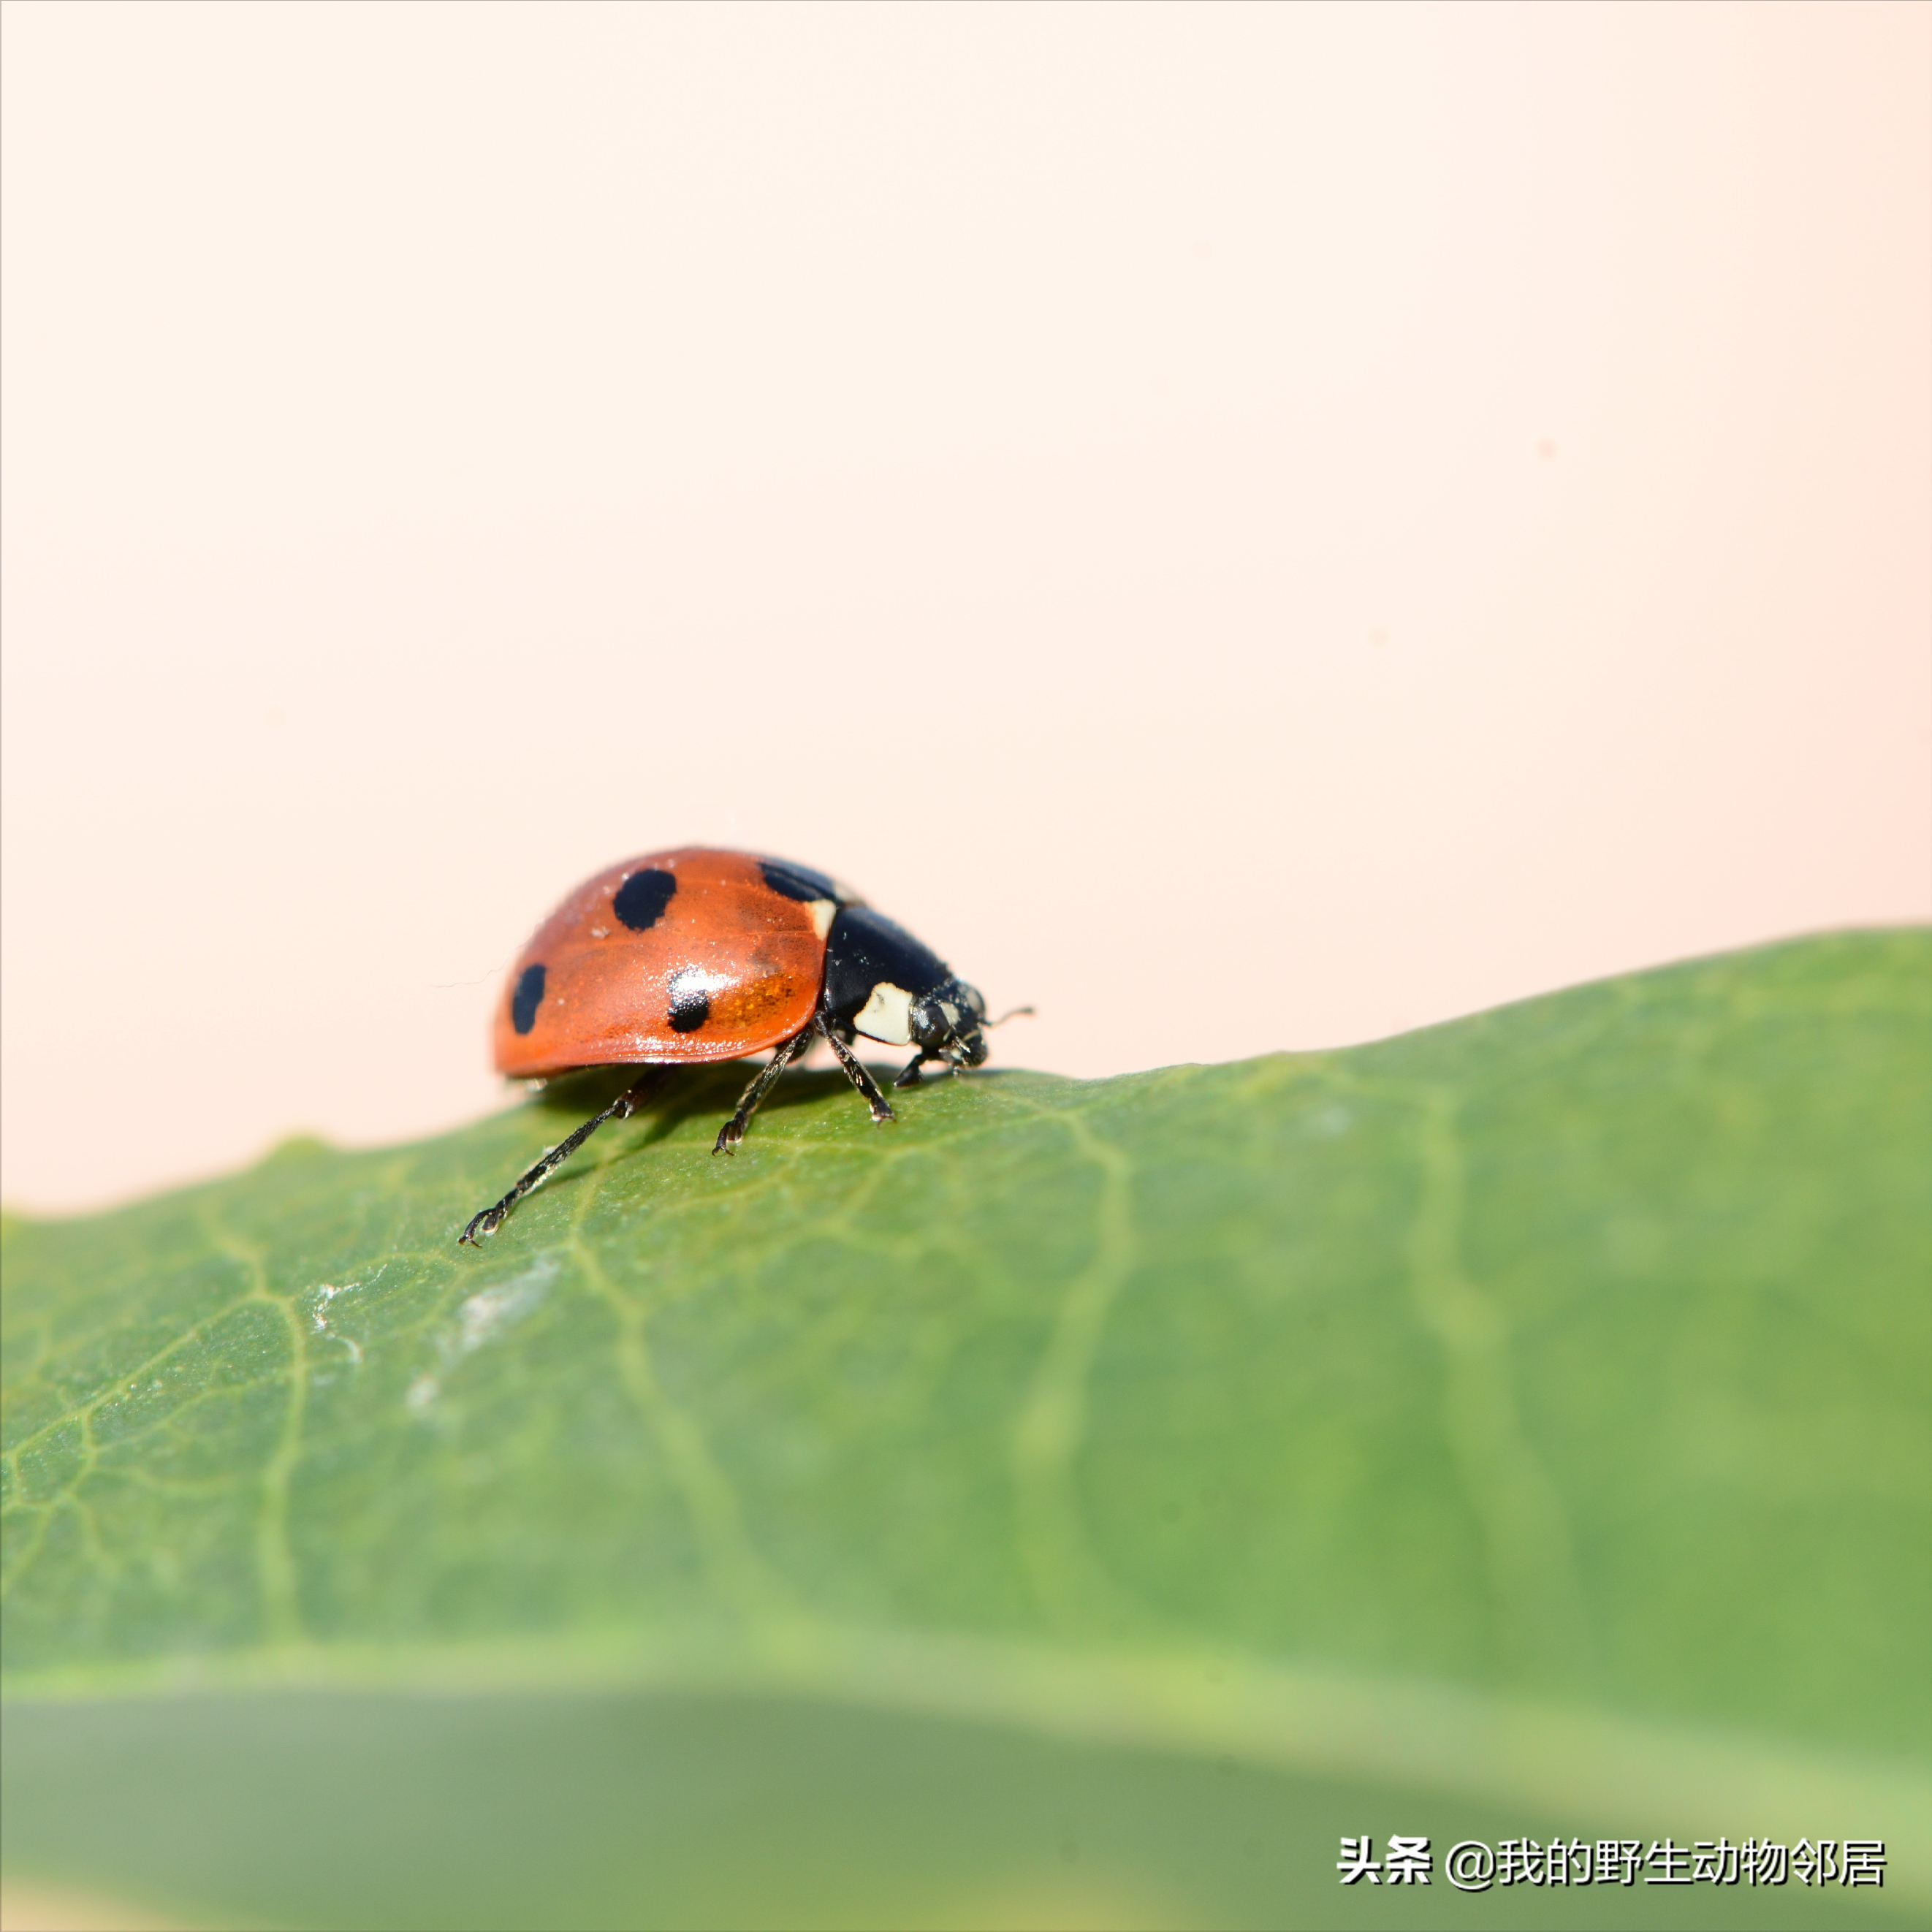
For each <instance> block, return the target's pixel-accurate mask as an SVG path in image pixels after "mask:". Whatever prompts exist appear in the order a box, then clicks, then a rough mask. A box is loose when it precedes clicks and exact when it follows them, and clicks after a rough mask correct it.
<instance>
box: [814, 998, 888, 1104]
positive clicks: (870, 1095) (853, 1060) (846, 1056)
mask: <svg viewBox="0 0 1932 1932" xmlns="http://www.w3.org/2000/svg"><path fill="white" fill-rule="evenodd" d="M820 1028H821V1029H822V1030H823V1033H824V1034H825V1037H826V1039H827V1040H829V1041H830V1042H831V1043H832V1052H834V1053H835V1054H837V1055H838V1064H839V1065H840V1066H841V1067H844V1070H845V1077H846V1079H848V1080H849V1081H850V1082H851V1083H852V1085H853V1086H855V1087H856V1088H858V1090H859V1092H860V1093H862V1094H864V1095H865V1105H866V1106H868V1107H869V1108H871V1110H872V1118H873V1120H874V1122H883V1121H889V1120H893V1119H895V1118H897V1116H895V1115H894V1113H893V1112H892V1107H891V1105H890V1103H889V1102H888V1101H887V1100H886V1097H885V1096H884V1094H881V1093H880V1091H879V1083H878V1082H877V1081H876V1080H874V1079H873V1078H872V1076H871V1075H870V1074H869V1073H867V1072H866V1071H865V1069H864V1068H863V1067H861V1066H860V1065H859V1056H858V1055H856V1053H854V1052H853V1051H852V1049H850V1047H849V1046H847V1045H846V1044H845V1043H844V1040H841V1038H840V1037H839V1036H838V1034H837V1032H836V1031H835V1030H834V1029H833V1028H831V1027H829V1026H826V1025H824V1023H823V1021H821V1022H820Z"/></svg>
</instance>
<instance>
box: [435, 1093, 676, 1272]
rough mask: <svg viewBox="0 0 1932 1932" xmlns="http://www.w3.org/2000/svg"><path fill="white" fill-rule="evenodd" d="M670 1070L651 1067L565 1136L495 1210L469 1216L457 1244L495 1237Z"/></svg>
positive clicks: (627, 1115) (640, 1103)
mask: <svg viewBox="0 0 1932 1932" xmlns="http://www.w3.org/2000/svg"><path fill="white" fill-rule="evenodd" d="M669 1072H670V1068H669V1067H652V1068H651V1069H650V1070H649V1071H648V1072H647V1073H646V1074H645V1075H644V1076H643V1079H641V1080H639V1081H637V1082H634V1083H633V1084H632V1085H631V1086H629V1087H627V1088H625V1090H624V1091H623V1092H622V1093H621V1094H619V1095H618V1096H617V1097H616V1100H613V1101H612V1102H611V1103H610V1106H607V1107H606V1108H605V1109H604V1111H603V1112H601V1114H593V1115H591V1117H590V1118H589V1120H587V1121H585V1122H584V1124H583V1126H582V1127H579V1128H578V1129H577V1131H576V1132H575V1133H573V1134H568V1135H566V1136H565V1137H564V1138H563V1139H562V1140H560V1141H559V1142H557V1144H556V1146H555V1147H553V1148H551V1149H550V1151H549V1153H547V1154H545V1155H544V1157H543V1159H542V1160H540V1161H538V1162H537V1163H536V1164H535V1166H533V1167H532V1168H530V1169H529V1170H528V1171H527V1172H526V1173H524V1174H523V1175H520V1176H519V1177H518V1178H517V1184H516V1186H515V1187H513V1188H511V1190H510V1191H509V1193H507V1194H506V1195H505V1196H503V1198H502V1200H500V1201H499V1202H497V1203H496V1206H495V1207H493V1208H484V1211H482V1213H481V1214H476V1215H472V1217H470V1221H469V1226H467V1227H466V1228H465V1229H463V1232H462V1233H461V1234H460V1235H458V1236H457V1241H458V1243H459V1244H461V1243H467V1244H468V1245H469V1247H472V1248H478V1247H481V1246H482V1245H483V1239H484V1236H486V1235H493V1234H494V1233H495V1232H496V1230H497V1229H499V1228H500V1227H501V1226H502V1225H503V1217H504V1216H505V1215H506V1214H508V1213H509V1211H510V1210H511V1208H514V1206H515V1205H517V1202H519V1201H520V1200H521V1199H523V1196H525V1195H526V1194H527V1193H529V1191H530V1190H531V1189H532V1187H535V1186H536V1184H538V1181H541V1180H543V1179H544V1178H545V1176H546V1175H550V1174H552V1173H554V1172H556V1169H558V1168H559V1167H561V1166H562V1165H563V1163H565V1161H567V1160H568V1159H569V1158H570V1157H571V1155H572V1154H574V1153H575V1152H576V1151H577V1149H578V1148H580V1147H581V1146H582V1145H583V1143H584V1142H586V1141H587V1140H588V1139H589V1138H590V1136H592V1134H594V1133H595V1132H596V1131H597V1130H598V1128H599V1127H601V1126H602V1125H603V1124H604V1122H605V1121H628V1119H629V1118H631V1115H633V1114H634V1113H635V1112H637V1109H639V1108H640V1107H641V1106H643V1104H644V1103H645V1102H646V1101H647V1100H649V1099H650V1097H651V1096H652V1094H655V1092H656V1091H657V1090H658V1088H660V1087H661V1086H662V1085H664V1076H665V1075H666V1074H667V1073H669Z"/></svg>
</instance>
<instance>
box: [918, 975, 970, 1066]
mask: <svg viewBox="0 0 1932 1932" xmlns="http://www.w3.org/2000/svg"><path fill="white" fill-rule="evenodd" d="M907 1020H908V1022H910V1027H911V1031H912V1037H913V1040H916V1042H917V1043H918V1044H919V1046H920V1048H921V1049H922V1050H923V1051H924V1052H926V1053H928V1054H929V1055H931V1056H932V1058H934V1059H935V1060H944V1061H949V1062H950V1063H951V1064H952V1065H953V1066H955V1067H977V1066H978V1065H979V1064H980V1062H981V1061H983V1060H984V1059H985V1058H986V1035H985V1034H983V1033H982V1032H981V1031H980V1028H981V1026H982V1025H983V1024H984V1023H985V1021H986V1001H984V1000H983V999H982V998H980V989H978V988H977V986H968V985H967V983H966V982H965V980H947V982H946V983H945V984H944V986H935V988H934V989H933V990H932V992H929V994H927V995H926V997H925V998H924V999H922V1000H915V1001H913V1004H912V1010H911V1011H910V1013H908V1014H907Z"/></svg>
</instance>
